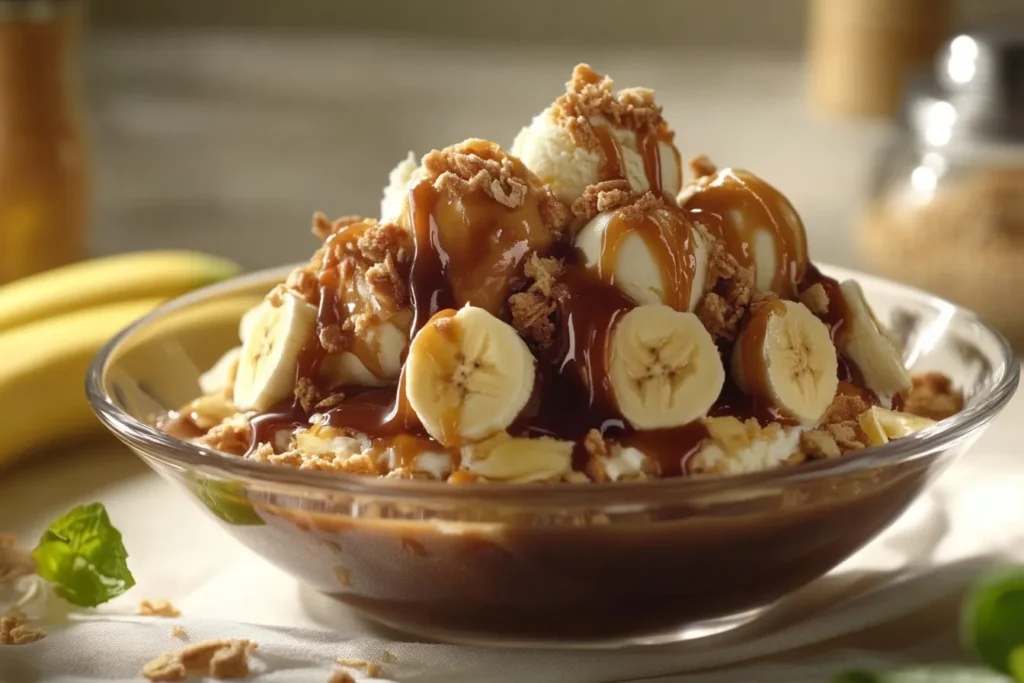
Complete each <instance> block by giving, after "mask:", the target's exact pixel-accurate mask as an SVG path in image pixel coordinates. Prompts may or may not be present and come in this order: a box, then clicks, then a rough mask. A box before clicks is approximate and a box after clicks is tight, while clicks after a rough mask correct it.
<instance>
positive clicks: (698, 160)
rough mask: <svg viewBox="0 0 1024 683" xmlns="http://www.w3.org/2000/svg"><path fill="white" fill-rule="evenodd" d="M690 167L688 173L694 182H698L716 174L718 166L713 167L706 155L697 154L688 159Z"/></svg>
mask: <svg viewBox="0 0 1024 683" xmlns="http://www.w3.org/2000/svg"><path fill="white" fill-rule="evenodd" d="M688 166H689V167H690V173H692V174H693V179H694V180H700V179H701V178H706V177H708V176H713V175H715V174H716V173H718V166H715V164H714V162H713V161H711V159H710V158H709V157H708V155H706V154H698V155H697V156H695V157H693V158H692V159H690V162H689V164H688Z"/></svg>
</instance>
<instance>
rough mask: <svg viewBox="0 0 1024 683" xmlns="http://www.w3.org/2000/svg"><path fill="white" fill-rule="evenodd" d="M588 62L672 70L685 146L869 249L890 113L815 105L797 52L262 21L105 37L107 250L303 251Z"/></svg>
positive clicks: (631, 80)
mask: <svg viewBox="0 0 1024 683" xmlns="http://www.w3.org/2000/svg"><path fill="white" fill-rule="evenodd" d="M579 61H588V62H590V63H591V64H592V65H593V66H594V67H595V68H597V69H599V70H605V71H607V72H609V73H611V74H612V75H613V77H615V78H616V80H617V82H618V84H619V85H622V86H629V85H646V86H650V87H653V88H655V89H656V90H657V92H658V99H659V101H660V102H661V103H662V104H663V105H664V107H665V111H666V115H667V117H668V119H669V121H670V123H671V124H672V125H673V127H674V128H675V130H676V133H677V137H676V140H677V144H678V146H679V148H680V150H681V152H682V154H683V156H684V158H687V157H689V156H692V155H694V154H697V153H701V152H703V153H708V154H710V155H711V156H712V158H714V159H715V160H716V161H717V162H718V163H719V164H720V165H730V166H743V167H746V168H748V169H750V170H752V171H754V172H756V173H758V174H760V175H762V176H763V177H765V178H766V179H768V180H769V181H770V182H772V183H773V184H775V185H776V186H777V187H779V188H780V189H781V190H782V191H783V192H785V193H786V194H787V195H788V196H789V197H790V198H791V199H792V201H793V203H794V204H795V206H796V207H797V209H798V210H799V211H800V213H801V215H802V216H803V218H804V221H805V223H806V224H807V229H808V232H809V233H810V245H811V250H812V252H811V253H812V256H813V258H815V259H816V260H820V261H827V262H833V263H836V264H839V265H844V266H849V267H861V266H862V264H861V263H860V259H859V257H858V256H857V254H856V250H855V249H854V248H853V246H854V242H853V239H852V224H853V221H854V220H855V217H856V215H857V211H858V209H859V207H860V206H861V203H862V202H863V200H864V198H865V195H866V187H867V183H868V180H869V177H870V171H871V166H872V163H873V160H874V158H875V156H876V152H877V150H878V149H879V147H880V145H882V144H883V143H884V141H885V139H886V134H887V132H888V131H887V128H886V126H884V125H881V124H877V123H875V124H871V123H849V122H836V121H824V120H820V119H818V118H815V117H814V116H813V115H812V114H811V113H810V111H809V109H808V107H807V106H806V102H805V98H804V96H803V87H804V79H803V73H802V64H801V63H800V62H799V61H798V60H796V59H795V58H787V57H785V56H780V55H759V54H737V53H733V52H730V53H723V54H714V53H708V52H687V51H685V50H682V49H679V50H672V51H666V50H664V49H662V50H660V51H651V52H643V51H637V50H636V49H629V50H626V49H600V50H598V49H583V50H578V49H577V50H571V51H570V50H565V49H563V50H559V49H554V48H539V47H534V48H529V50H528V52H527V53H525V54H517V53H515V52H513V51H511V50H510V48H509V47H508V46H503V47H480V48H476V49H469V48H465V47H460V46H451V45H442V44H423V43H411V42H409V43H397V42H390V43H386V42H381V41H373V40H370V39H355V38H352V37H345V36H341V35H329V34H305V33H295V34H283V35H282V34H268V33H259V32H248V33H246V32H210V33H196V32H186V33H166V34H160V33H156V34H153V33H110V32H94V33H93V34H91V35H90V36H89V37H88V40H87V42H86V46H85V74H84V75H85V83H86V92H87V98H88V104H89V115H90V127H91V129H92V130H93V136H94V138H93V149H94V161H95V169H96V170H95V188H94V189H95V192H94V197H95V199H94V206H93V221H92V244H93V250H94V251H95V252H97V253H111V252H116V251H123V250H129V249H146V248H155V247H189V248H197V249H204V250H207V251H210V252H214V253H217V254H222V255H225V256H229V257H232V258H235V259H237V260H238V261H239V262H240V263H242V265H243V266H244V267H246V268H248V269H253V268H262V267H268V266H272V265H277V264H280V263H284V262H292V261H298V260H303V259H305V258H307V257H308V256H309V254H310V253H311V251H312V249H313V248H315V244H316V243H315V240H314V239H313V238H312V237H311V236H310V234H309V230H308V226H309V218H310V216H311V214H312V212H313V210H315V209H319V210H322V211H324V212H326V213H328V214H329V215H342V214H352V213H361V214H369V215H376V212H377V210H378V206H379V200H380V194H381V187H382V185H383V183H384V182H385V181H386V179H387V172H388V171H389V170H390V169H391V167H392V166H393V165H394V164H395V163H396V162H397V161H398V160H399V159H400V158H401V157H403V156H404V155H405V153H406V152H407V151H408V150H414V151H416V152H417V153H418V154H422V153H423V152H425V151H427V150H429V149H431V148H434V147H441V146H444V145H447V144H451V143H453V142H457V141H459V140H462V139H464V138H467V137H474V136H475V137H486V138H491V139H493V140H495V141H497V142H499V143H501V144H505V145H507V144H509V143H510V142H511V140H512V138H513V137H514V135H515V133H516V132H517V131H518V130H519V128H520V127H522V126H523V125H524V124H525V123H526V122H527V121H529V119H530V117H531V116H533V115H534V114H535V113H537V112H538V111H540V110H541V109H542V108H543V107H544V106H546V105H547V103H549V102H550V101H551V100H552V99H554V97H556V96H557V95H558V94H559V93H560V92H561V91H562V88H563V83H564V82H565V80H566V79H567V78H568V76H569V74H570V72H571V69H572V67H573V65H574V64H576V63H577V62H579Z"/></svg>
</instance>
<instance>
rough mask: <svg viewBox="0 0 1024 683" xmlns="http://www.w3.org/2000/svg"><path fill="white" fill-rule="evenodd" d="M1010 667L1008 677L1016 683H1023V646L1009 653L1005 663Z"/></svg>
mask: <svg viewBox="0 0 1024 683" xmlns="http://www.w3.org/2000/svg"><path fill="white" fill-rule="evenodd" d="M1007 664H1008V665H1009V667H1010V675H1011V676H1013V680H1014V681H1016V682H1017V683H1024V645H1018V646H1017V647H1015V648H1013V650H1011V651H1010V658H1009V660H1008V662H1007Z"/></svg>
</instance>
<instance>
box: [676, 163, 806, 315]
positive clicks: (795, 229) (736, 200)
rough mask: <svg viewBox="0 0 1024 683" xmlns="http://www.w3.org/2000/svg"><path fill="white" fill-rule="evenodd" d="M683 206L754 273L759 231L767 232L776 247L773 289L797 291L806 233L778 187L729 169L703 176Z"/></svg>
mask: <svg viewBox="0 0 1024 683" xmlns="http://www.w3.org/2000/svg"><path fill="white" fill-rule="evenodd" d="M683 208H684V210H685V211H686V212H687V213H688V214H689V216H690V219H691V220H693V221H694V222H697V223H700V224H702V225H704V226H705V227H706V228H707V229H708V230H709V231H710V232H711V234H712V235H713V236H714V237H716V238H717V239H719V240H720V241H721V243H722V244H723V245H724V246H725V249H726V251H727V252H728V253H729V254H731V255H732V256H733V257H734V258H735V259H736V260H737V261H738V262H739V264H740V265H741V266H745V267H748V268H753V269H755V271H756V267H755V266H756V263H755V260H754V249H755V247H756V244H755V242H756V240H757V234H758V232H760V231H767V232H768V233H769V234H770V235H771V237H772V241H773V244H774V247H775V268H774V271H773V273H772V278H771V286H770V289H771V290H772V291H773V292H776V293H777V294H779V295H781V296H783V297H791V296H792V295H793V294H795V293H796V290H797V287H798V285H799V284H800V282H801V281H802V280H803V276H804V271H805V269H806V268H807V265H808V258H807V243H806V235H805V232H804V227H803V224H802V223H801V222H800V218H799V216H798V215H797V213H796V211H795V210H794V209H793V207H792V205H791V204H790V203H789V200H788V199H786V198H785V197H784V196H783V195H782V194H781V193H780V192H779V191H778V190H776V189H775V188H774V187H772V186H771V185H769V184H768V183H766V182H764V181H763V180H761V179H760V178H758V177H757V176H755V175H753V174H752V173H748V172H746V171H734V170H733V169H730V168H727V169H723V170H721V171H718V172H717V173H715V174H714V175H712V176H710V177H708V178H706V179H702V180H701V181H700V182H699V183H698V184H697V186H696V188H695V191H694V193H693V194H692V195H691V196H690V197H689V198H688V199H687V200H686V202H685V203H684V205H683Z"/></svg>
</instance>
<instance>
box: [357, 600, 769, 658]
mask: <svg viewBox="0 0 1024 683" xmlns="http://www.w3.org/2000/svg"><path fill="white" fill-rule="evenodd" d="M773 606H774V603H771V604H768V605H765V606H763V607H756V608H753V609H748V610H744V611H742V612H736V613H734V614H728V615H726V616H722V617H716V618H714V619H706V620H703V621H696V622H690V623H688V624H685V625H682V626H679V627H678V628H674V629H670V630H667V631H662V632H658V633H652V634H644V635H630V636H622V637H615V638H595V639H586V640H574V639H572V638H557V639H556V638H537V639H530V638H524V637H522V636H503V635H501V634H500V633H467V632H463V631H451V630H446V629H415V628H409V627H408V626H407V625H404V624H401V623H396V622H393V621H390V620H388V619H379V618H377V617H373V616H370V615H369V614H366V613H365V612H363V613H362V616H364V617H365V618H366V619H368V620H370V621H374V622H377V623H379V624H381V625H383V626H386V627H387V628H389V629H393V630H395V631H399V632H402V633H407V634H410V635H413V636H416V637H418V638H422V639H425V640H429V641H438V642H447V643H454V644H457V645H478V646H485V647H514V648H530V649H537V648H541V649H548V650H614V649H620V648H626V647H643V646H652V645H669V644H672V643H682V642H687V641H692V640H699V639H701V638H709V637H711V636H716V635H719V634H722V633H725V632H727V631H732V630H735V629H738V628H740V627H741V626H746V625H747V624H749V623H751V622H753V621H754V620H756V619H757V618H758V617H760V616H761V615H763V614H765V613H766V612H768V611H769V610H770V609H771V608H772V607H773Z"/></svg>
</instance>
